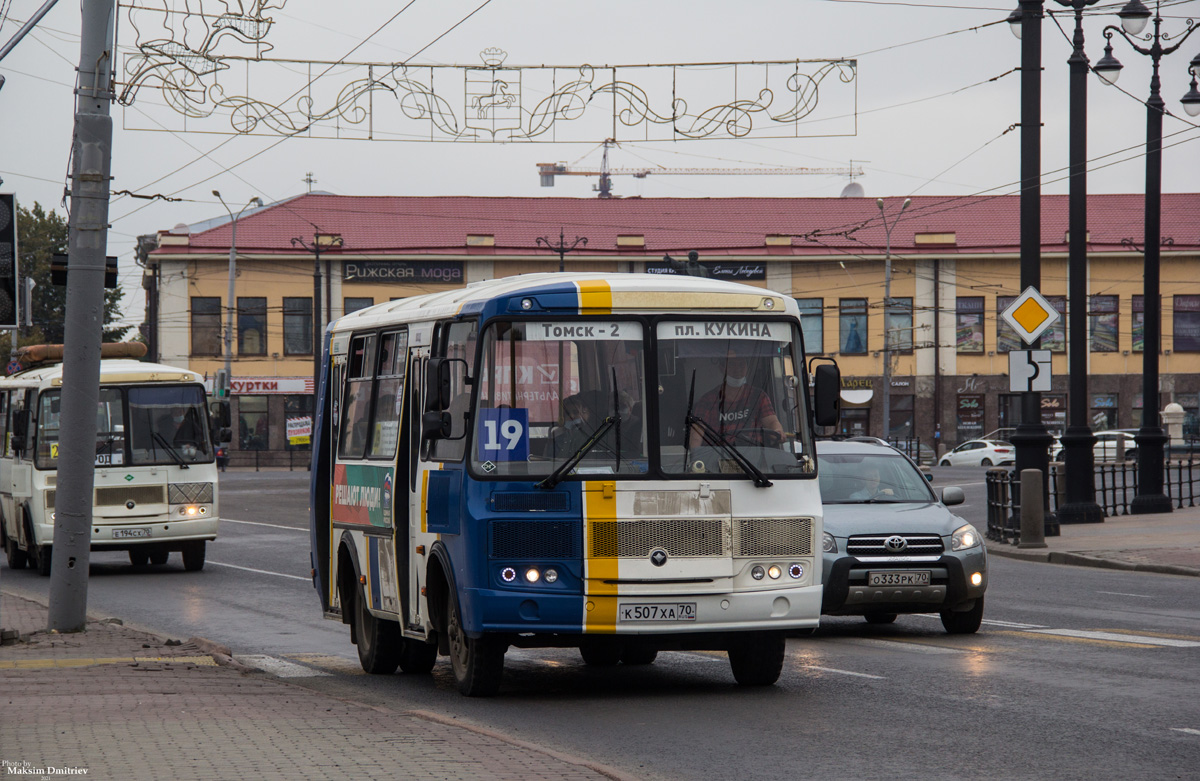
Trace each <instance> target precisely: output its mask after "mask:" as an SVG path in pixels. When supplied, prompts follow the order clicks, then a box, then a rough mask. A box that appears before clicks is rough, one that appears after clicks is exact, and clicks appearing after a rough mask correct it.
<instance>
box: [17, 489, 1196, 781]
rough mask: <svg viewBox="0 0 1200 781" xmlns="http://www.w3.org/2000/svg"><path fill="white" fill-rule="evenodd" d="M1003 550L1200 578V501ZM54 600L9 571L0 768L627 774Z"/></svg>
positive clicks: (29, 772) (355, 774) (38, 772)
mask: <svg viewBox="0 0 1200 781" xmlns="http://www.w3.org/2000/svg"><path fill="white" fill-rule="evenodd" d="M986 544H987V547H988V551H989V552H990V553H992V554H993V555H998V556H1007V557H1012V558H1018V559H1025V560H1028V561H1036V562H1046V563H1047V564H1048V565H1049V564H1073V565H1084V566H1094V567H1110V568H1117V569H1125V570H1137V571H1143V572H1157V573H1165V574H1173V575H1190V576H1200V508H1185V509H1181V510H1176V511H1175V512H1173V513H1170V514H1162V515H1127V516H1117V517H1113V518H1107V519H1105V521H1104V522H1103V523H1096V524H1081V525H1065V526H1062V527H1061V534H1060V535H1058V536H1055V537H1048V538H1046V540H1045V545H1046V547H1044V548H1030V547H1018V546H1015V545H1012V544H1006V543H1001V542H997V541H993V540H988V541H987V543H986ZM47 617H48V611H47V607H46V605H45V604H42V603H40V602H38V601H35V600H34V599H31V598H30V595H25V594H21V595H18V594H16V593H13V592H12V591H10V590H6V589H5V588H4V586H3V584H2V583H0V628H2V630H3V642H4V644H3V646H2V647H0V775H4V776H22V777H27V778H28V777H33V778H37V777H47V776H52V775H53V776H64V775H79V776H84V777H89V778H102V779H133V780H138V779H159V778H172V779H176V780H177V781H187V780H188V779H197V781H199V780H201V779H203V780H204V781H209V779H242V778H254V779H263V780H264V781H269V780H270V779H296V778H304V779H350V778H354V779H359V778H389V779H391V778H405V779H438V780H441V779H478V778H489V779H509V778H511V779H514V781H517V780H518V779H519V781H540V780H541V779H547V780H548V779H559V780H562V779H568V780H569V779H603V778H609V779H625V778H629V776H627V775H626V774H624V773H622V772H621V771H618V770H615V769H613V768H609V767H605V766H603V765H599V764H596V763H594V762H590V761H588V760H586V759H584V758H580V757H574V756H569V755H566V754H563V753H561V752H557V751H554V750H551V749H548V748H545V747H541V746H537V745H533V744H530V743H527V742H523V741H520V740H516V739H513V738H511V737H508V736H506V735H503V734H500V733H497V732H495V731H492V730H489V729H488V728H487V727H486V726H484V725H473V724H469V723H466V722H464V721H462V720H460V719H453V720H452V719H449V718H446V717H443V716H439V715H438V714H435V713H430V712H425V711H413V710H403V709H389V708H386V707H380V706H378V705H368V704H365V703H359V702H355V701H352V700H349V699H344V698H339V697H335V696H331V695H328V694H323V693H319V692H315V691H312V690H309V689H306V688H303V687H301V686H297V685H295V684H293V683H289V682H288V681H287V680H286V679H285V678H280V677H275V676H273V675H271V674H268V673H266V672H263V671H260V670H258V669H254V668H251V667H249V666H247V665H244V664H242V663H240V662H238V661H237V659H236V658H234V657H233V656H232V655H231V653H230V651H229V649H227V648H223V647H220V646H217V645H215V644H213V643H212V642H210V641H207V640H205V639H203V638H190V639H188V640H186V641H180V640H169V639H165V638H161V637H157V636H155V635H152V634H149V633H147V632H143V631H136V630H133V629H131V628H129V627H125V626H123V625H122V624H121V622H120V620H119V619H115V618H109V617H102V616H92V617H90V620H89V621H88V624H87V629H86V630H85V631H84V632H80V633H71V634H57V633H51V632H47V631H46V629H45V627H46V625H47Z"/></svg>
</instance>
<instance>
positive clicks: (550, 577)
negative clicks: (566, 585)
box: [543, 569, 558, 583]
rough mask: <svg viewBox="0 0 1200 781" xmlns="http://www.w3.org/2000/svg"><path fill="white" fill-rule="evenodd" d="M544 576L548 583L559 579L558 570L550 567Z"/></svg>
mask: <svg viewBox="0 0 1200 781" xmlns="http://www.w3.org/2000/svg"><path fill="white" fill-rule="evenodd" d="M543 577H544V578H545V579H546V582H547V583H553V582H554V581H556V580H558V570H556V569H548V570H546V574H545V575H544V576H543Z"/></svg>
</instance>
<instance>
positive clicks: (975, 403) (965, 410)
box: [957, 393, 987, 443]
mask: <svg viewBox="0 0 1200 781" xmlns="http://www.w3.org/2000/svg"><path fill="white" fill-rule="evenodd" d="M986 398H987V397H986V396H984V394H982V393H960V394H958V410H957V416H958V420H957V435H958V442H959V443H962V442H966V441H967V440H969V439H979V438H980V437H982V436H983V433H984V432H983V422H984V400H985V399H986Z"/></svg>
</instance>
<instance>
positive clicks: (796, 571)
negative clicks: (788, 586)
mask: <svg viewBox="0 0 1200 781" xmlns="http://www.w3.org/2000/svg"><path fill="white" fill-rule="evenodd" d="M788 575H790V576H792V577H793V578H796V579H797V580H798V579H800V578H802V577H804V565H803V564H792V565H791V566H789V567H788Z"/></svg>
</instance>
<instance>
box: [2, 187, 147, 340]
mask: <svg viewBox="0 0 1200 781" xmlns="http://www.w3.org/2000/svg"><path fill="white" fill-rule="evenodd" d="M67 246H68V233H67V221H66V219H64V218H63V217H61V216H59V214H58V213H57V212H55V211H53V210H51V211H45V210H43V209H42V205H41V204H40V203H37V202H36V201H35V202H34V204H33V208H32V209H26V208H25V207H24V206H21V207H19V208H18V215H17V251H18V253H19V254H18V258H17V260H18V263H19V264H20V270H21V277H22V279H24V278H29V279H32V280H33V281H34V282H35V283H36V286H35V287H34V288H33V295H32V310H33V317H32V318H31V319H32V321H33V327H32V328H23V329H22V334H23V335H22V336H21V337H20V339H19V340H18V342H19V343H20V344H22V345H25V344H62V342H63V337H64V329H65V325H66V310H67V289H66V287H60V286H58V285H54V284H51V282H50V259H51V257H52V256H54V255H56V254H58V255H65V254H67ZM124 294H125V291H123V290H122V289H121V288H119V287H118V288H114V289H112V290H105V291H104V325H105V326H110V325H111V324H112V323H114V322H115V321H116V320H118V319H119V318H120V316H121V298H122V297H123V296H124ZM128 330H129V326H112V327H106V328H104V331H103V339H104V341H106V342H119V341H121V339H122V338H124V336H125V332H126V331H128Z"/></svg>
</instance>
